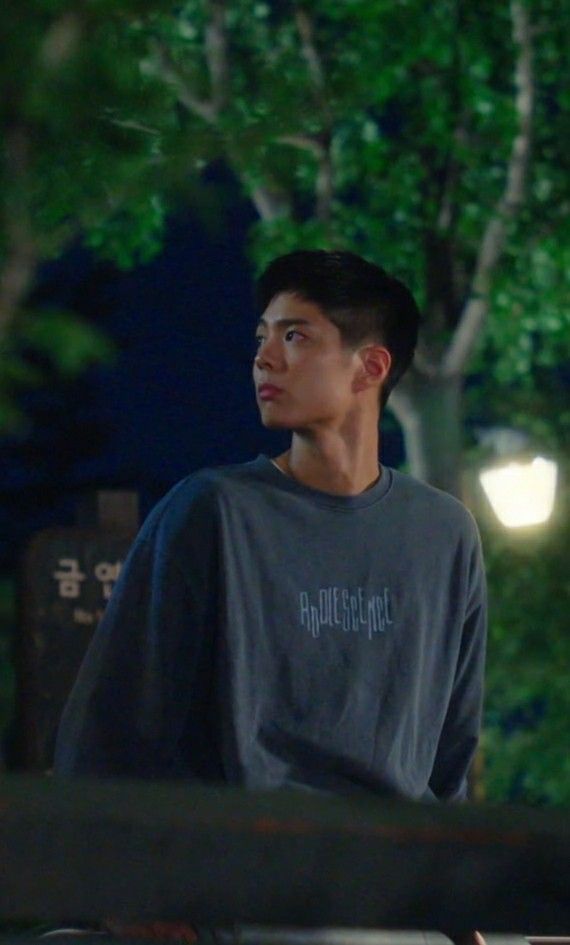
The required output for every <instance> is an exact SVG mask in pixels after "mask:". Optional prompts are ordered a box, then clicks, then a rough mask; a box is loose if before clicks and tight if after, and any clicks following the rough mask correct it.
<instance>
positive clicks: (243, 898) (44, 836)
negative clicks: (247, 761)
mask: <svg viewBox="0 0 570 945" xmlns="http://www.w3.org/2000/svg"><path fill="white" fill-rule="evenodd" d="M0 864H1V870H2V876H1V881H0V920H1V921H2V922H3V923H4V924H6V923H7V922H8V921H9V920H15V921H18V922H22V921H25V920H35V921H44V922H48V923H52V922H53V923H54V927H57V925H66V924H69V925H73V923H76V922H79V921H81V922H84V923H87V924H89V923H90V922H93V923H96V922H98V921H100V920H101V919H108V918H109V917H113V918H114V919H116V920H120V921H124V922H145V921H149V922H150V921H155V920H161V921H187V922H192V924H195V925H197V926H199V927H200V926H202V927H216V928H218V929H220V930H222V931H221V932H220V934H221V936H222V938H220V939H219V941H220V945H232V943H233V942H235V941H236V936H237V937H238V941H239V942H240V943H241V945H266V943H267V945H386V943H387V942H388V941H389V943H390V945H408V943H409V945H416V943H418V945H419V943H420V942H421V943H424V942H429V943H430V945H431V943H432V942H433V945H435V943H436V942H438V941H446V939H445V938H441V937H440V938H438V937H437V936H438V935H440V933H437V932H433V933H431V932H430V933H426V932H423V931H421V930H425V929H442V930H454V929H469V928H477V929H483V930H491V931H492V932H494V933H499V932H502V933H508V934H509V935H510V936H512V937H511V938H510V939H509V938H508V937H505V935H503V936H502V938H500V939H493V937H492V936H487V940H488V943H489V945H494V941H497V942H499V941H501V942H505V943H506V942H507V941H511V942H513V943H514V942H515V941H517V940H518V941H519V942H520V941H522V940H523V939H521V936H526V937H528V938H533V937H534V938H535V940H536V941H538V939H539V934H538V933H540V935H542V936H545V935H550V936H563V935H564V934H565V933H567V932H568V931H569V930H570V825H569V824H568V818H567V816H566V812H565V811H555V810H533V809H525V808H516V807H491V806H485V805H481V806H479V805H449V804H448V805H438V804H415V803H413V802H403V801H402V802H396V801H386V800H379V799H375V798H371V799H370V800H368V799H358V801H355V800H352V799H345V798H340V797H326V796H324V795H318V796H317V795H315V794H312V793H308V792H307V793H306V792H303V791H296V790H274V791H270V792H269V791H268V792H256V791H245V790H242V789H238V788H232V787H228V786H219V787H218V786H215V787H208V788H205V787H193V786H192V787H190V786H188V785H187V784H183V783H180V782H178V783H175V784H171V783H165V782H129V781H99V782H97V781H87V780H75V779H69V780H68V779H58V778H54V777H32V776H21V775H7V776H4V777H3V778H2V779H1V780H0ZM382 929H386V930H390V929H392V930H394V931H393V932H383V931H382V932H381V931H378V930H382ZM406 929H409V930H411V931H409V932H408V931H399V932H398V931H396V930H406ZM223 930H226V931H225V932H224V931H223ZM373 930H374V931H373ZM529 933H533V935H530V934H529ZM224 935H226V942H223V941H222V939H223V937H224ZM517 935H518V938H517ZM386 936H390V938H389V939H388V938H386ZM422 936H423V937H422ZM426 936H431V939H430V938H429V937H428V938H426ZM15 938H17V939H18V942H21V941H22V939H21V938H18V937H17V936H16V937H15ZM72 939H73V936H70V937H68V939H67V940H68V942H70V941H71V940H72ZM4 941H6V942H7V941H8V939H6V938H5V939H4ZM14 941H15V939H14ZM36 941H37V939H36ZM81 941H83V945H86V939H85V938H83V940H82V939H81V937H79V938H78V942H80V943H81ZM45 942H46V945H49V938H48V939H46V940H45ZM52 945H55V943H52Z"/></svg>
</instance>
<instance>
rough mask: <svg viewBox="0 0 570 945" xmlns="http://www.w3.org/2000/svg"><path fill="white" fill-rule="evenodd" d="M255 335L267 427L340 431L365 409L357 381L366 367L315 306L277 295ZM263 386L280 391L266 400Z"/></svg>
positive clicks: (261, 405) (255, 371) (255, 370)
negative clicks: (358, 396)
mask: <svg viewBox="0 0 570 945" xmlns="http://www.w3.org/2000/svg"><path fill="white" fill-rule="evenodd" d="M255 336H256V339H257V341H256V352H257V356H258V357H256V359H255V361H254V365H253V381H254V384H255V390H256V396H257V403H258V406H259V409H260V412H261V422H262V423H263V425H264V426H266V427H269V428H272V429H273V428H285V429H303V428H308V427H311V426H313V427H315V426H319V425H320V426H323V425H324V426H331V425H332V426H340V425H341V424H342V423H343V421H344V420H345V419H348V418H349V417H350V414H351V413H352V412H353V411H355V410H356V409H358V407H359V406H360V407H361V404H360V405H359V404H357V402H356V395H355V392H354V390H353V380H354V377H355V374H356V373H357V370H358V368H359V367H360V369H362V362H361V361H360V359H359V358H358V355H357V353H356V352H353V351H351V350H350V349H348V348H346V347H343V346H342V344H341V335H340V332H339V330H338V328H337V327H336V325H333V323H332V322H331V321H329V320H328V318H326V316H325V315H324V314H323V313H322V311H321V309H320V308H319V307H318V306H317V305H315V304H314V303H313V302H308V301H306V300H305V299H303V298H300V297H299V296H297V295H293V294H290V293H282V294H281V295H277V296H275V298H274V299H272V301H271V302H270V304H269V305H268V306H267V308H266V309H265V312H264V313H263V315H262V317H261V319H260V321H259V324H258V326H257V328H256V332H255ZM258 358H259V360H258ZM265 383H267V384H273V385H275V386H276V387H279V388H281V392H280V393H276V394H275V395H274V396H271V397H270V398H269V399H263V398H262V396H261V395H260V391H259V387H260V385H261V384H265Z"/></svg>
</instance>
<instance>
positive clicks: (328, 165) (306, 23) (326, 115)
mask: <svg viewBox="0 0 570 945" xmlns="http://www.w3.org/2000/svg"><path fill="white" fill-rule="evenodd" d="M295 23H296V24H297V29H298V31H299V35H300V37H301V49H302V52H303V57H304V59H305V62H306V63H307V68H308V72H309V78H310V80H311V83H312V86H313V90H314V94H315V99H316V101H317V104H318V105H319V107H320V109H321V112H322V115H323V119H324V120H323V126H324V130H323V134H322V135H321V136H320V137H321V141H322V144H321V151H320V154H319V155H318V161H319V168H318V173H317V182H316V187H315V190H316V217H317V219H318V220H321V221H323V222H324V223H326V224H328V223H329V222H330V218H331V208H332V198H333V192H334V185H333V169H332V160H331V139H332V128H333V120H332V115H331V111H330V107H329V103H328V99H327V94H326V83H325V74H324V69H323V67H322V63H321V58H320V56H319V53H318V51H317V47H316V45H315V41H314V30H313V22H312V20H311V18H310V16H309V14H308V13H307V11H306V10H305V9H303V8H302V7H299V6H296V7H295Z"/></svg>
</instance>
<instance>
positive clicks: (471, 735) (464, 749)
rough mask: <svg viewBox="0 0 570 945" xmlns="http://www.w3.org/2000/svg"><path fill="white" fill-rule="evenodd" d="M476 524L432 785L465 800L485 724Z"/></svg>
mask: <svg viewBox="0 0 570 945" xmlns="http://www.w3.org/2000/svg"><path fill="white" fill-rule="evenodd" d="M474 528H475V533H474V543H473V547H472V551H471V555H470V562H469V584H468V586H469V592H468V595H467V605H466V611H465V619H464V624H463V632H462V637H461V644H460V648H459V655H458V659H457V664H456V667H455V673H454V679H453V686H452V690H451V695H450V699H449V703H448V707H447V712H446V716H445V721H444V724H443V727H442V730H441V733H440V737H439V741H438V747H437V751H436V756H435V761H434V765H433V769H432V773H431V777H430V780H429V786H430V788H431V790H432V791H433V792H434V794H435V795H436V797H438V798H439V799H441V800H445V801H453V800H465V799H466V797H467V774H468V772H469V768H470V766H471V762H472V760H473V756H474V754H475V751H476V748H477V743H478V740H479V732H480V728H481V717H482V708H483V686H484V672H485V649H486V637H487V587H486V580H485V570H484V564H483V555H482V551H481V540H480V538H479V534H478V532H477V530H476V527H475V526H474Z"/></svg>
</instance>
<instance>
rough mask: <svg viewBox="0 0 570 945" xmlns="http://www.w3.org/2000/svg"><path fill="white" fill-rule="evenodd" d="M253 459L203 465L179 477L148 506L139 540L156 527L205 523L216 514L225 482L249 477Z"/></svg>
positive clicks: (196, 525)
mask: <svg viewBox="0 0 570 945" xmlns="http://www.w3.org/2000/svg"><path fill="white" fill-rule="evenodd" d="M255 462H256V460H250V461H248V462H245V463H231V464H226V465H218V466H206V467H203V468H202V469H198V470H196V471H194V472H192V473H189V475H187V476H185V477H184V478H183V479H180V480H179V481H178V482H177V483H175V485H173V486H172V487H171V488H170V489H169V490H168V492H167V493H166V494H165V495H164V496H163V497H162V499H160V500H159V501H158V502H157V503H156V505H155V506H154V507H153V508H152V509H151V511H150V513H149V514H148V516H147V518H146V519H145V521H144V524H143V526H142V528H141V531H140V534H139V537H140V539H141V540H145V539H150V538H152V537H153V535H154V534H155V533H156V530H157V529H158V528H160V529H161V531H165V530H166V531H169V530H174V531H178V530H180V529H182V528H186V527H188V526H189V525H192V526H193V527H200V526H201V525H203V526H204V527H207V526H208V525H211V524H212V522H213V521H214V519H215V516H216V514H217V500H218V496H219V494H220V492H222V491H223V490H224V488H225V487H226V485H227V484H228V483H232V482H238V481H241V480H245V479H249V478H251V475H252V472H253V470H252V466H253V465H254V463H255Z"/></svg>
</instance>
